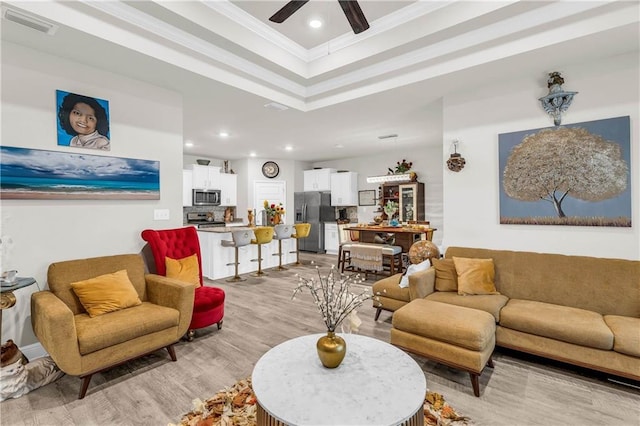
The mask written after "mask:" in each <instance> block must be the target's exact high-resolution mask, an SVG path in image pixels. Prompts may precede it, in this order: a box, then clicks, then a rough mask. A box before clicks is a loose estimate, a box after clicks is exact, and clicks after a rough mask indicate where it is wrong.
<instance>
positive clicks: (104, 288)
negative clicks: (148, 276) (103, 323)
mask: <svg viewBox="0 0 640 426" xmlns="http://www.w3.org/2000/svg"><path fill="white" fill-rule="evenodd" d="M70 285H71V288H72V289H73V292H74V293H75V294H76V296H78V299H80V303H82V306H83V307H84V309H85V310H86V311H87V313H88V314H89V316H91V317H96V316H98V315H102V314H106V313H108V312H113V311H117V310H120V309H125V308H129V307H131V306H136V305H139V304H140V303H142V302H141V301H140V298H139V297H138V293H137V292H136V289H135V288H134V287H133V284H132V283H131V281H130V280H129V276H128V275H127V270H126V269H123V270H121V271H117V272H114V273H111V274H104V275H100V276H97V277H94V278H90V279H87V280H83V281H76V282H72V283H71V284H70Z"/></svg>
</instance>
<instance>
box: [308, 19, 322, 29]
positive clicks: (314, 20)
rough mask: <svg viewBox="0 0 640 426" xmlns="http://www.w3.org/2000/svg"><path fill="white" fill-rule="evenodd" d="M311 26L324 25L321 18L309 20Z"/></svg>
mask: <svg viewBox="0 0 640 426" xmlns="http://www.w3.org/2000/svg"><path fill="white" fill-rule="evenodd" d="M309 26H310V27H311V28H320V27H321V26H322V21H321V20H319V19H312V20H310V21H309Z"/></svg>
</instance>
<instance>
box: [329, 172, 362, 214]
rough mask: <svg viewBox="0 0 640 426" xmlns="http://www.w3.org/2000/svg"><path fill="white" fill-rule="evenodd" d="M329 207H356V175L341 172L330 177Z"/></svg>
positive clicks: (354, 173)
mask: <svg viewBox="0 0 640 426" xmlns="http://www.w3.org/2000/svg"><path fill="white" fill-rule="evenodd" d="M331 205H332V206H357V205H358V173H356V172H343V173H333V174H332V175H331Z"/></svg>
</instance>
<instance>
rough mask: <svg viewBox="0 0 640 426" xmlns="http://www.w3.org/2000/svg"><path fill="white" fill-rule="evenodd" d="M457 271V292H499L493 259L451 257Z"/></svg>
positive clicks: (461, 293) (474, 293) (469, 293)
mask: <svg viewBox="0 0 640 426" xmlns="http://www.w3.org/2000/svg"><path fill="white" fill-rule="evenodd" d="M453 264H454V265H456V272H457V273H458V294H460V295H463V296H465V295H476V294H500V293H498V291H497V290H496V285H495V276H496V273H495V268H494V266H493V259H469V258H465V257H455V256H454V257H453Z"/></svg>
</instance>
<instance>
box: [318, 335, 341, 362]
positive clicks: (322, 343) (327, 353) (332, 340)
mask: <svg viewBox="0 0 640 426" xmlns="http://www.w3.org/2000/svg"><path fill="white" fill-rule="evenodd" d="M316 349H317V350H318V357H319V358H320V362H322V365H324V366H325V367H326V368H336V367H337V366H339V365H340V363H341V362H342V360H343V359H344V356H345V354H346V353H347V342H345V341H344V339H343V338H342V337H340V336H336V333H335V332H333V331H327V335H326V336H322V337H321V338H319V339H318V343H316Z"/></svg>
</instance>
